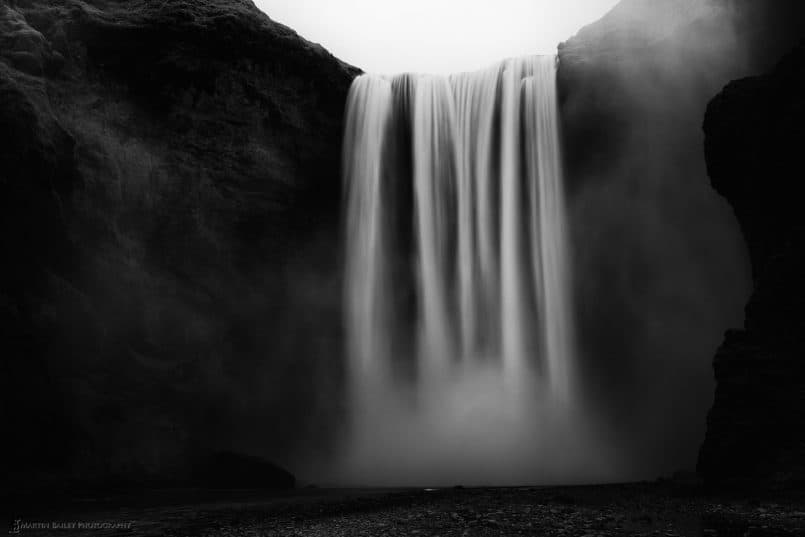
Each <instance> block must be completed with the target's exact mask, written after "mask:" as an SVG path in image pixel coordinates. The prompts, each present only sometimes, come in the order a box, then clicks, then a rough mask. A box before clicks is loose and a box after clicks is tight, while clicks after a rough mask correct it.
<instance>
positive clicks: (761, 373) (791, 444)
mask: <svg viewBox="0 0 805 537" xmlns="http://www.w3.org/2000/svg"><path fill="white" fill-rule="evenodd" d="M704 129H705V133H706V135H707V137H706V145H705V147H706V155H707V169H708V172H709V174H710V177H711V178H712V184H713V187H714V188H715V189H716V190H717V191H718V192H719V194H721V195H722V196H724V197H725V198H726V199H727V200H729V202H730V204H731V205H732V206H733V207H734V209H735V214H736V215H737V217H738V221H739V222H740V224H741V229H742V231H743V234H744V237H745V238H746V241H747V244H748V246H749V254H750V259H751V261H752V276H753V278H752V279H753V282H754V293H753V294H752V297H751V299H750V301H749V304H748V305H747V307H746V321H745V323H744V328H743V330H735V331H730V332H729V333H728V334H727V337H726V340H725V342H724V344H723V345H722V346H721V348H720V349H719V351H718V354H717V355H716V360H715V371H716V380H717V382H718V387H717V389H716V397H715V403H714V405H713V408H712V410H711V411H710V415H709V419H708V428H707V438H706V440H705V443H704V445H703V446H702V450H701V454H700V458H699V470H700V472H701V473H702V474H703V475H704V476H705V477H706V478H707V479H709V480H711V481H733V482H734V481H749V482H752V483H758V482H765V483H767V484H775V485H777V484H780V483H781V482H785V483H789V484H791V483H794V482H799V483H800V484H801V483H805V281H804V280H803V275H805V219H804V218H803V212H802V207H801V203H802V200H803V199H804V198H805V185H803V182H802V177H803V172H802V170H803V165H802V143H803V140H805V41H804V42H803V43H802V44H800V45H799V47H798V48H797V49H796V50H795V51H794V52H791V53H789V54H788V55H786V56H785V58H784V59H783V60H782V61H781V62H780V63H779V65H777V66H776V68H775V69H774V70H772V71H771V72H770V73H768V74H767V75H764V76H758V77H753V78H746V79H743V80H739V81H736V82H733V83H730V84H729V85H728V86H727V87H726V88H724V90H723V91H722V92H721V93H720V94H719V95H718V96H717V97H716V98H715V99H713V101H712V102H711V103H710V105H709V107H708V109H707V116H706V120H705V124H704Z"/></svg>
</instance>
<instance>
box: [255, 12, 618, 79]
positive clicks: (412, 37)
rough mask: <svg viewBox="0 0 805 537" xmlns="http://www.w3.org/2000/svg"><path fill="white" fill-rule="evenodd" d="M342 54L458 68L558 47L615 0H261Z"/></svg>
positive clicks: (437, 69)
mask: <svg viewBox="0 0 805 537" xmlns="http://www.w3.org/2000/svg"><path fill="white" fill-rule="evenodd" d="M255 3H256V4H257V6H258V7H260V8H261V9H262V10H263V11H265V12H266V13H267V14H268V15H269V17H271V18H272V19H274V20H275V21H277V22H281V23H283V24H285V25H286V26H290V27H291V28H293V29H294V30H296V31H297V32H298V33H299V34H300V35H302V36H303V37H304V38H306V39H308V40H309V41H313V42H316V43H320V44H321V45H323V46H324V47H325V48H326V49H328V50H329V51H330V52H332V53H333V54H334V55H335V56H336V57H338V58H340V59H342V60H344V61H346V62H347V63H350V64H352V65H355V66H356V67H360V68H361V69H363V70H365V71H368V72H374V73H399V72H404V71H412V72H430V73H452V72H457V71H469V70H474V69H479V68H481V67H485V66H487V65H490V64H492V63H495V62H497V61H499V60H502V59H504V58H508V57H512V56H521V55H526V54H553V53H555V52H556V45H557V44H559V43H560V42H562V41H564V40H566V39H567V38H569V37H571V36H572V35H574V34H575V33H576V32H577V31H578V30H579V29H580V28H581V27H582V26H585V25H587V24H589V23H591V22H594V21H596V20H598V19H599V18H600V17H601V16H602V15H604V14H605V13H606V12H607V11H609V10H610V9H611V8H612V7H613V6H614V5H615V4H616V3H617V0H255Z"/></svg>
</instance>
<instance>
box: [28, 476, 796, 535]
mask: <svg viewBox="0 0 805 537" xmlns="http://www.w3.org/2000/svg"><path fill="white" fill-rule="evenodd" d="M802 505H803V498H802V497H797V496H778V497H770V498H766V499H756V500H753V501H746V500H742V499H740V498H736V497H716V496H702V495H697V494H696V493H695V491H692V490H687V489H685V490H680V489H674V488H673V487H669V486H665V485H624V486H607V487H577V488H545V489H529V488H523V489H445V490H432V491H423V490H408V491H396V492H393V491H392V492H390V491H371V490H364V491H338V490H332V491H328V490H317V491H300V492H295V493H292V494H285V495H282V496H275V497H273V498H266V497H264V496H262V497H261V496H256V495H253V494H252V495H249V494H245V493H237V494H229V495H225V496H221V495H218V496H210V495H207V496H206V497H205V496H204V495H199V494H198V493H194V494H188V493H182V494H178V493H175V494H174V495H173V496H170V495H165V494H163V495H161V496H159V495H157V496H152V497H151V498H150V499H149V500H137V499H133V498H129V499H128V500H126V501H123V502H121V500H120V499H118V500H112V501H109V500H107V501H106V502H101V503H100V505H96V507H93V508H89V509H88V508H86V504H84V507H83V508H75V507H74V508H72V509H70V508H69V507H67V508H66V507H65V506H61V509H54V510H51V511H49V512H42V511H41V510H40V511H38V512H37V511H36V510H33V511H25V510H23V511H22V512H18V513H17V514H16V515H14V516H15V518H17V519H18V520H19V521H20V524H23V523H26V524H29V525H32V524H37V523H40V524H43V523H44V524H47V523H49V522H50V521H53V520H59V521H68V522H78V521H81V522H83V523H85V524H86V523H106V524H118V525H125V526H124V528H123V529H122V530H121V529H117V530H112V529H110V530H108V531H102V530H91V531H87V530H85V531H81V530H74V531H71V532H70V534H71V535H96V536H97V535H169V536H181V535H195V536H199V537H206V536H221V535H249V536H251V535H254V536H257V535H260V536H276V537H279V536H286V535H287V536H291V535H294V536H311V537H319V536H321V537H337V536H345V537H346V536H350V537H351V536H356V535H366V536H372V537H375V536H411V535H419V536H423V537H424V536H433V537H436V536H439V537H442V536H468V537H475V536H493V535H494V536H508V535H530V536H535V537H537V536H540V537H542V536H556V537H559V536H562V537H584V536H593V537H602V536H616V535H617V536H620V535H635V536H643V537H648V536H657V535H659V536H663V537H676V536H685V537H688V536H689V537H701V536H703V535H704V536H708V537H710V536H713V537H716V536H753V537H772V536H773V537H787V536H791V537H793V536H796V535H802V534H803V532H805V511H803V510H802ZM24 533H25V534H26V535H49V534H50V533H48V531H46V530H40V531H35V530H26V531H25V532H24Z"/></svg>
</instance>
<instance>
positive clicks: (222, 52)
mask: <svg viewBox="0 0 805 537" xmlns="http://www.w3.org/2000/svg"><path fill="white" fill-rule="evenodd" d="M357 73H358V71H357V70H356V69H354V68H352V67H350V66H348V65H345V64H343V63H342V62H340V61H338V60H337V59H335V58H334V57H332V56H331V55H330V54H329V53H328V52H327V51H325V50H324V49H323V48H321V47H320V46H318V45H315V44H312V43H309V42H307V41H305V40H304V39H302V38H301V37H299V36H298V35H297V34H296V33H295V32H293V31H292V30H290V29H289V28H286V27H284V26H282V25H280V24H277V23H275V22H274V21H272V20H271V19H269V17H267V16H266V15H264V14H263V13H261V12H260V11H258V10H257V9H256V7H255V6H254V4H253V3H252V2H250V1H247V0H234V1H228V0H227V1H224V0H192V1H191V0H178V1H170V2H164V1H162V0H144V1H138V2H126V1H119V0H112V1H106V0H88V1H82V0H60V1H58V2H53V1H50V0H19V1H17V2H13V3H10V2H6V1H0V189H2V196H0V249H2V253H3V258H4V263H3V264H2V267H0V330H2V332H0V336H2V338H0V339H2V348H0V354H2V355H3V357H4V364H5V369H4V371H3V375H2V379H0V389H2V391H3V393H4V394H5V396H6V404H5V405H4V409H3V413H4V416H3V418H4V423H6V424H7V426H8V427H10V428H11V429H12V430H15V431H17V434H18V435H19V438H18V440H17V441H16V442H14V443H13V445H12V446H11V449H12V450H14V452H15V454H14V456H12V457H9V458H8V459H7V461H14V466H13V467H12V468H8V471H9V475H11V476H17V478H18V484H19V485H20V486H28V485H30V484H31V483H35V482H36V481H37V480H38V479H40V478H42V479H44V478H47V479H54V478H58V476H62V477H63V476H66V475H68V474H69V475H73V476H77V477H78V478H79V479H90V480H95V479H104V478H105V477H109V476H120V477H122V476H137V477H138V478H139V479H143V480H146V481H148V480H159V479H163V478H169V477H171V476H176V475H178V473H179V470H178V469H179V468H184V466H185V465H184V462H183V461H185V460H187V459H188V457H190V456H192V455H195V454H198V453H200V452H205V451H208V450H210V449H215V448H216V442H217V439H218V438H220V437H222V436H224V437H228V436H230V435H232V431H233V430H241V431H243V430H249V431H252V430H256V429H260V430H263V429H265V430H270V433H266V434H265V435H264V437H263V440H262V442H263V445H261V446H258V448H259V449H265V450H266V451H273V452H291V451H295V450H297V449H298V448H300V447H301V446H300V445H299V444H295V443H296V442H297V440H298V438H295V436H294V434H292V433H293V432H294V430H295V429H297V428H298V427H306V426H307V425H304V424H305V423H306V422H307V423H308V425H310V423H309V420H311V419H312V418H311V417H312V416H318V417H319V418H321V420H320V421H322V422H324V423H337V422H338V420H337V419H334V416H332V415H331V416H330V418H331V419H327V417H326V416H327V414H328V412H336V410H335V409H334V407H335V405H332V404H331V402H332V400H333V399H334V398H335V397H336V395H337V387H335V386H333V387H327V388H326V389H325V388H322V389H321V390H319V391H317V392H316V393H311V390H310V386H311V382H310V378H311V376H320V377H322V378H328V379H337V378H338V374H339V369H340V365H339V363H340V362H339V357H338V356H337V352H336V349H339V348H340V347H341V345H340V343H339V341H340V340H339V338H340V334H339V331H338V329H337V328H333V329H332V330H329V331H328V329H326V328H325V329H317V330H310V329H309V328H310V327H309V323H310V322H311V321H310V319H317V322H318V323H319V328H320V327H321V326H325V327H328V326H332V327H336V326H337V325H338V323H337V322H336V320H333V321H332V322H330V321H326V322H325V321H323V320H322V319H337V317H338V315H339V314H340V306H339V297H340V292H339V288H338V285H337V283H336V282H334V281H333V280H334V279H333V278H332V274H334V273H336V272H337V267H338V255H337V252H338V244H339V243H338V230H339V222H340V214H339V207H340V200H341V193H340V185H341V179H340V144H341V142H340V140H341V132H342V128H343V126H342V120H343V118H342V116H343V106H344V101H345V98H346V94H347V91H348V88H349V86H350V83H351V81H352V79H353V78H354V76H356V74H357ZM300 334H304V337H300ZM290 364H293V365H290ZM278 378H282V382H277V379H278ZM333 384H334V385H335V384H337V383H336V382H335V381H333ZM6 414H7V416H6ZM317 430H319V431H320V432H321V434H320V438H317V442H316V443H317V444H319V445H320V444H321V443H322V442H324V443H326V442H327V438H328V431H327V427H326V426H324V427H321V428H318V429H317ZM55 437H57V438H58V439H59V441H58V442H54V441H53V438H55ZM232 449H241V447H240V446H238V445H237V441H234V445H233V446H232ZM244 449H245V448H244ZM249 449H255V446H249ZM3 470H5V468H4V469H3ZM4 475H5V472H4ZM15 479H16V478H15ZM9 486H12V485H9Z"/></svg>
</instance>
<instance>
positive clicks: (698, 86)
mask: <svg viewBox="0 0 805 537" xmlns="http://www.w3.org/2000/svg"><path fill="white" fill-rule="evenodd" d="M803 15H805V6H804V5H803V4H802V3H801V2H798V1H793V0H781V1H777V2H773V3H760V2H753V1H750V0H734V1H733V0H730V1H727V0H708V1H701V0H685V1H678V0H673V1H672V0H623V1H622V2H620V3H619V4H618V5H617V6H616V7H615V8H614V9H613V10H612V11H611V12H610V13H609V14H607V15H606V16H605V17H604V18H602V19H601V20H600V21H598V22H596V23H593V24H592V25H590V26H588V27H586V28H584V29H582V30H581V31H580V32H579V33H578V34H577V35H576V36H574V37H573V38H571V39H570V40H568V41H567V42H566V43H563V44H561V45H560V48H559V59H560V68H559V91H560V97H561V103H562V104H561V107H562V108H561V113H562V120H563V124H562V126H563V129H564V138H565V146H566V163H567V172H568V180H569V182H570V192H569V200H570V219H571V222H570V224H571V230H572V233H573V235H572V236H573V248H574V252H575V257H576V263H575V265H576V267H577V268H576V275H575V276H576V281H577V286H576V296H577V302H578V311H579V330H580V338H579V340H580V341H581V343H582V348H581V352H582V369H581V372H582V375H583V376H584V382H585V386H584V388H583V391H584V393H585V394H587V396H588V397H589V398H590V399H591V400H592V401H593V402H594V404H595V407H596V408H597V409H598V411H599V413H600V420H601V423H603V424H606V426H608V427H609V428H610V429H611V430H613V431H614V437H615V438H618V439H619V440H618V441H620V442H622V445H621V446H620V448H619V449H620V451H621V452H622V453H623V454H624V459H625V462H624V466H625V467H626V468H627V472H628V473H629V477H632V478H650V477H656V475H657V473H659V472H666V473H670V472H673V471H674V470H676V469H680V468H692V467H693V465H694V462H695V460H696V454H697V451H698V447H699V445H700V443H701V439H702V438H703V437H704V434H705V421H706V412H707V409H708V408H709V406H710V404H711V402H712V393H713V384H712V380H711V379H712V370H711V366H710V364H711V361H712V355H713V352H714V351H715V349H716V348H717V347H718V346H719V344H720V342H721V341H722V339H723V333H724V331H725V330H726V329H728V328H730V327H735V326H739V325H740V323H741V318H742V309H743V305H744V304H745V301H746V297H747V296H748V294H749V292H750V286H751V277H750V273H749V262H748V261H747V253H746V246H745V244H744V243H743V240H742V238H741V233H740V229H739V227H738V225H737V223H736V220H735V216H734V214H733V212H732V210H731V208H730V207H729V205H728V204H726V203H724V202H723V201H722V200H720V199H719V198H718V196H717V195H716V194H715V193H714V192H713V191H712V189H711V188H710V186H709V184H708V183H709V181H708V178H707V169H706V165H705V159H704V155H703V151H702V134H701V122H702V118H703V117H704V113H705V110H706V107H707V103H708V101H709V100H710V99H711V98H712V96H713V95H714V94H715V93H717V92H718V90H719V89H720V88H722V87H723V86H724V84H726V83H727V82H728V81H729V80H732V79H734V78H738V77H742V76H747V75H750V74H752V73H755V72H758V70H764V69H766V68H767V67H769V66H771V65H773V62H774V61H776V59H777V58H778V57H779V56H780V55H781V54H782V53H783V52H784V51H785V50H788V49H790V47H791V46H793V44H794V43H796V41H797V39H798V37H797V36H798V35H801V34H800V32H801V31H803V30H805V16H803ZM750 246H751V245H750ZM738 414H740V411H737V413H736V415H733V416H732V417H733V418H735V417H736V416H737V415H738Z"/></svg>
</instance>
